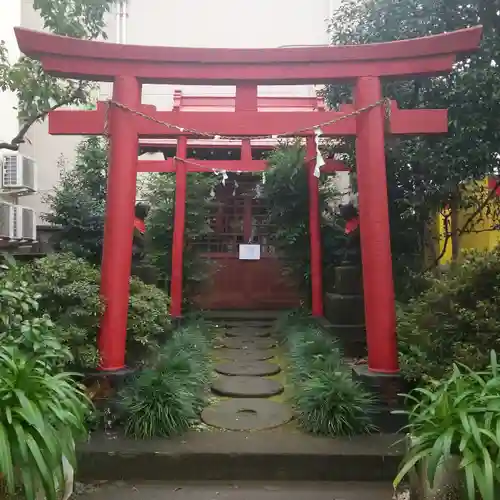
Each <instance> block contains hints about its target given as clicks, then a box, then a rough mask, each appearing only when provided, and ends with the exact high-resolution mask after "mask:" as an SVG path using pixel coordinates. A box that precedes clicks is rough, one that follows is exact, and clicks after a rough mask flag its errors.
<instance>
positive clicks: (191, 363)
mask: <svg viewBox="0 0 500 500" xmlns="http://www.w3.org/2000/svg"><path fill="white" fill-rule="evenodd" d="M208 345H209V344H208V341H207V340H206V338H205V337H204V336H203V334H202V332H201V330H200V326H199V325H196V324H195V325H191V326H188V327H185V328H183V329H181V330H179V331H177V332H176V333H175V334H174V335H173V336H172V338H171V339H170V340H169V341H167V343H166V344H165V345H164V346H163V347H162V348H161V350H160V352H159V354H158V356H157V359H156V360H155V362H154V363H153V366H152V367H151V368H148V369H144V370H143V371H141V373H140V374H139V375H138V376H137V377H136V378H135V379H134V381H133V382H132V384H131V385H130V386H129V387H127V388H125V389H124V390H123V391H122V393H121V397H122V410H123V413H124V417H125V432H126V434H128V435H130V436H133V437H135V438H138V439H145V438H151V437H170V436H173V435H176V434H180V433H182V432H184V431H186V430H187V429H189V427H190V426H191V425H193V424H194V423H195V422H196V421H197V420H198V416H199V413H200V411H201V410H202V408H203V406H204V390H205V388H206V386H207V384H208V382H209V381H210V372H211V370H210V363H209V360H208Z"/></svg>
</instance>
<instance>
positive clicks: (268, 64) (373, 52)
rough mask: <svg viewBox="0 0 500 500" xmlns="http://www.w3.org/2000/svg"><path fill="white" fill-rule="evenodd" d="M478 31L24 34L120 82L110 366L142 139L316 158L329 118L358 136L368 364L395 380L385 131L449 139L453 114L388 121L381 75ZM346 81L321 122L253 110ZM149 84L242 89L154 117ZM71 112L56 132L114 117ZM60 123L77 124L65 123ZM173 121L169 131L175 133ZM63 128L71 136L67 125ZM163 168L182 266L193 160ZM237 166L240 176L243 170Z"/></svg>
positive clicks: (447, 56)
mask: <svg viewBox="0 0 500 500" xmlns="http://www.w3.org/2000/svg"><path fill="white" fill-rule="evenodd" d="M481 34H482V28H481V27H480V26H478V27H474V28H469V29H464V30H459V31H456V32H451V33H445V34H441V35H435V36H429V37H424V38H417V39H412V40H403V41H396V42H390V43H379V44H370V45H360V46H337V47H331V46H324V47H298V48H282V49H197V48H196V49H195V48H177V47H150V46H135V45H125V46H124V45H120V44H111V43H106V42H96V41H86V40H79V39H73V38H68V37H60V36H56V35H50V34H46V33H41V32H35V31H31V30H25V29H21V28H16V36H17V40H18V44H19V47H20V50H21V51H22V52H23V53H24V54H26V55H28V56H30V57H33V58H36V59H39V60H40V61H41V62H42V64H43V67H44V69H45V70H46V71H47V72H49V73H51V74H54V75H58V76H64V77H70V78H79V79H86V80H94V81H112V82H113V99H112V101H113V102H112V105H111V107H110V110H109V119H110V120H109V125H110V128H109V133H110V153H111V161H110V166H109V177H108V196H107V203H106V224H105V234H104V250H103V261H102V271H101V272H102V283H101V293H102V296H103V298H104V300H105V303H106V309H105V312H104V316H103V319H102V323H101V331H100V336H99V349H100V354H101V369H102V370H107V371H119V370H121V369H123V368H124V363H125V339H126V326H127V310H128V297H129V294H128V291H129V274H130V266H131V247H132V233H133V216H134V202H135V189H136V175H137V167H138V159H137V151H138V138H139V137H176V138H177V157H178V158H181V159H185V158H186V150H187V139H188V138H189V137H200V136H202V137H203V136H206V137H214V136H236V137H240V138H245V139H250V138H252V137H259V136H302V137H307V138H309V141H308V142H309V144H310V146H309V148H308V150H309V151H308V156H309V157H310V153H311V152H312V145H315V142H313V141H314V134H315V129H316V128H317V126H318V125H319V124H320V123H323V124H324V125H322V126H321V131H322V136H324V137H334V136H346V135H347V136H349V135H350V136H355V137H356V164H357V172H358V188H359V212H360V225H361V244H362V262H363V287H364V296H365V313H366V330H367V345H368V366H369V369H370V370H371V371H372V372H379V373H387V374H390V373H396V372H397V371H398V362H397V345H396V333H395V326H396V321H395V310H394V285H393V279H392V257H391V249H390V233H389V217H388V206H387V181H386V171H385V152H384V136H385V129H384V128H385V126H386V124H387V126H388V132H389V133H392V134H429V133H443V132H446V131H447V111H446V110H423V109H419V110H398V109H397V106H396V105H395V103H391V106H390V107H391V113H390V116H389V117H385V116H384V109H383V107H384V106H383V104H384V102H385V101H384V99H383V96H382V91H381V78H408V77H410V76H412V75H436V74H440V73H446V72H449V71H450V70H451V68H452V66H453V64H454V62H455V61H456V55H457V54H458V53H462V52H469V51H472V50H474V49H476V48H477V47H478V45H479V42H480V38H481ZM339 81H341V82H350V83H353V84H354V85H355V92H354V105H353V106H350V107H344V108H343V109H341V110H340V111H338V112H336V111H324V112H322V113H321V117H322V119H321V120H318V116H319V115H318V113H316V112H297V113H290V112H284V113H280V112H266V113H262V112H259V111H257V110H256V102H257V85H259V84H260V85H277V84H304V83H331V82H339ZM143 83H182V84H202V85H236V88H237V94H236V95H237V97H236V101H237V108H236V111H235V112H201V113H196V112H189V113H179V112H176V111H157V110H156V108H154V107H153V106H145V105H142V104H141V84H143ZM64 113H65V114H63V112H60V113H58V114H54V117H53V119H52V121H51V124H50V126H51V128H50V132H51V133H57V132H59V133H70V134H102V133H103V132H104V123H105V119H106V113H107V110H106V107H105V106H103V105H100V106H99V107H98V109H97V110H96V111H71V112H64ZM69 113H71V115H70V114H69ZM63 116H65V117H70V118H69V119H68V118H64V119H63V118H62V117H63ZM58 117H59V118H58ZM87 117H88V118H87ZM58 122H59V126H57V123H58ZM325 122H330V123H329V124H325ZM165 123H168V124H169V127H168V128H167V127H166V126H165ZM63 124H64V127H65V129H64V130H62V129H61V126H62V125H63ZM286 131H290V133H288V132H286ZM294 131H300V132H294ZM311 138H312V141H311ZM248 161H253V160H248ZM141 163H143V162H141ZM157 168H158V169H160V170H156V171H172V170H175V172H176V181H177V194H176V205H175V209H176V210H175V211H176V216H175V229H174V247H173V253H174V254H175V255H176V256H177V258H176V260H175V262H182V247H183V229H184V218H185V205H184V201H185V198H184V197H183V195H182V193H184V196H185V190H186V171H187V168H186V163H185V162H182V161H179V162H176V163H175V165H172V163H171V162H168V161H166V162H165V163H164V164H163V166H162V165H159V166H158V167H157ZM237 170H241V166H238V168H237ZM311 229H312V230H313V227H312V228H311ZM179 256H180V258H179ZM174 258H175V257H174ZM174 272H175V273H176V274H175V276H174ZM172 278H173V280H174V279H175V283H176V285H175V287H174V284H172V292H171V293H172V295H175V296H177V297H180V296H181V294H180V289H179V287H181V286H182V266H180V269H175V270H174V269H173V276H172ZM173 312H174V314H176V313H177V311H173Z"/></svg>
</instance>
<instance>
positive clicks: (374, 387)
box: [352, 365, 411, 433]
mask: <svg viewBox="0 0 500 500" xmlns="http://www.w3.org/2000/svg"><path fill="white" fill-rule="evenodd" d="M352 376H353V379H354V380H357V381H359V382H361V383H362V384H363V385H364V386H365V387H366V388H367V389H368V390H369V391H370V392H371V393H372V394H373V395H374V396H375V397H376V398H377V402H378V404H377V411H376V414H375V415H374V423H375V425H377V427H378V428H379V430H380V431H382V432H390V433H393V432H399V431H400V430H401V429H402V428H403V427H404V426H405V425H407V423H408V420H407V418H406V415H399V414H394V413H393V411H395V410H401V409H403V407H404V405H403V402H404V397H403V396H400V394H407V393H408V392H409V391H410V390H411V387H410V385H409V384H408V383H407V382H406V381H405V380H404V379H403V378H402V377H401V376H400V375H399V374H385V373H375V372H372V371H370V370H369V369H368V365H355V366H353V368H352Z"/></svg>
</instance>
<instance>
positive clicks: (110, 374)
mask: <svg viewBox="0 0 500 500" xmlns="http://www.w3.org/2000/svg"><path fill="white" fill-rule="evenodd" d="M136 372H137V370H136V369H133V368H128V367H126V368H122V369H121V370H109V371H108V370H89V371H87V372H85V374H84V380H85V383H86V384H87V383H90V384H92V383H95V382H98V381H106V382H107V383H108V384H109V386H110V387H111V388H112V389H113V390H114V391H119V390H120V389H121V388H122V387H123V386H124V385H126V384H127V382H128V381H130V379H131V378H132V377H133V376H134V375H135V374H136Z"/></svg>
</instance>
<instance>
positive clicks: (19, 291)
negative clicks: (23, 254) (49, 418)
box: [0, 266, 73, 369]
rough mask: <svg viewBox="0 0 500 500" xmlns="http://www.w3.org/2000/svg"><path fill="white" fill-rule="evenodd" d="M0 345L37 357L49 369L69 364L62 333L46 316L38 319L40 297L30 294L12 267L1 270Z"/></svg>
mask: <svg viewBox="0 0 500 500" xmlns="http://www.w3.org/2000/svg"><path fill="white" fill-rule="evenodd" d="M0 271H1V274H0V345H4V346H11V347H14V346H15V347H16V348H17V349H19V350H20V351H21V352H23V353H25V354H26V355H29V356H36V357H37V358H38V359H40V360H41V361H44V362H45V363H47V365H48V366H50V367H51V368H57V369H60V368H61V367H62V366H63V365H64V364H66V363H68V362H71V361H72V359H73V358H72V355H71V352H70V350H69V349H68V348H67V346H65V345H64V341H63V340H62V339H61V334H62V333H63V332H62V331H61V329H59V328H56V326H55V325H54V323H53V322H52V321H51V320H50V318H49V317H48V316H47V315H43V316H40V311H39V309H40V307H39V301H40V300H41V297H40V295H39V294H36V293H34V292H33V290H32V289H31V288H30V286H29V284H28V283H27V282H26V281H22V280H21V279H22V274H21V272H20V270H19V269H18V268H17V267H15V266H1V267H0Z"/></svg>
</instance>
